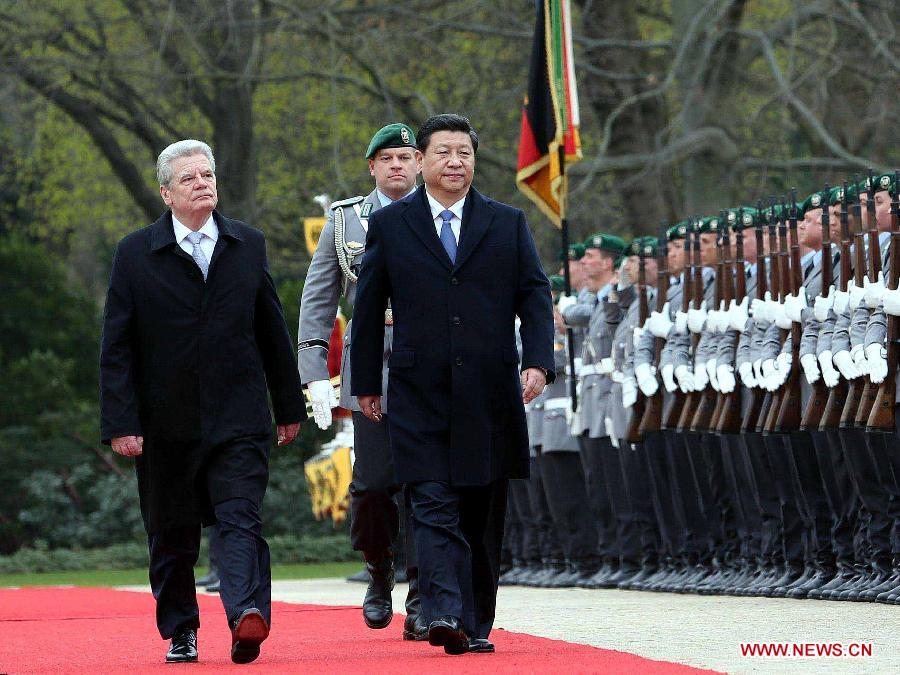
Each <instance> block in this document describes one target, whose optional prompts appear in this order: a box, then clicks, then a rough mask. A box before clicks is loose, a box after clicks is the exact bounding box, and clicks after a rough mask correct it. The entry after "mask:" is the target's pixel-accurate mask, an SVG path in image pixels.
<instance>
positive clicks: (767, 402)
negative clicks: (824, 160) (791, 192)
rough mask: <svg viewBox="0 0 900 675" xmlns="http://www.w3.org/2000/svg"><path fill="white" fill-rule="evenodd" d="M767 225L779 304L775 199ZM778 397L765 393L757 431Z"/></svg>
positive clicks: (772, 277)
mask: <svg viewBox="0 0 900 675" xmlns="http://www.w3.org/2000/svg"><path fill="white" fill-rule="evenodd" d="M766 224H767V225H768V228H769V276H770V279H769V291H770V295H771V296H772V299H773V300H775V301H776V302H777V301H778V300H779V299H780V298H781V260H780V258H779V256H778V252H779V251H778V237H777V235H776V227H777V226H778V217H777V216H776V215H775V198H774V197H770V199H769V218H768V220H767V222H766ZM776 396H777V392H774V393H773V392H769V391H767V392H766V393H765V396H764V398H763V403H762V405H761V406H760V408H759V418H758V419H757V420H756V431H758V432H763V431H764V430H765V428H766V420H768V418H769V412H770V410H771V408H772V407H773V405H774V403H775V401H776ZM776 409H777V407H776Z"/></svg>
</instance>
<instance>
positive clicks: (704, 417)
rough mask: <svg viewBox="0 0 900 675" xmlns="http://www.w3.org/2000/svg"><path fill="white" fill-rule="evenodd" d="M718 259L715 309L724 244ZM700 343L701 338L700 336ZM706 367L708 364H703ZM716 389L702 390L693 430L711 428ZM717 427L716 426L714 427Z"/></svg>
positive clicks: (722, 275)
mask: <svg viewBox="0 0 900 675" xmlns="http://www.w3.org/2000/svg"><path fill="white" fill-rule="evenodd" d="M711 225H712V227H715V228H716V229H717V230H719V229H720V225H719V220H716V219H713V221H712V223H711ZM717 253H718V260H717V261H716V276H715V284H716V286H715V292H714V293H713V307H712V308H713V309H718V308H719V305H720V304H721V302H722V286H723V284H724V282H725V273H724V269H725V256H724V252H723V250H722V246H721V245H720V246H718V251H717ZM698 343H699V338H698ZM696 356H697V353H696V351H695V352H694V367H695V368H696V366H697V359H696ZM703 365H704V367H705V366H706V364H703ZM716 398H717V394H716V390H715V389H713V386H712V384H711V383H709V384H707V385H706V386H705V387H704V388H703V391H701V392H700V397H699V399H698V401H697V410H696V411H695V412H694V417H693V418H692V419H691V431H703V430H706V429H709V428H710V427H709V422H710V420H712V417H713V413H714V412H715V408H716ZM713 428H715V427H713Z"/></svg>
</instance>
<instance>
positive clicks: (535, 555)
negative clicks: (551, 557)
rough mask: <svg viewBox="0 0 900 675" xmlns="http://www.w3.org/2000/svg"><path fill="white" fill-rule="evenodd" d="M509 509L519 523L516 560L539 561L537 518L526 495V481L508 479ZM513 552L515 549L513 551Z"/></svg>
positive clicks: (530, 564)
mask: <svg viewBox="0 0 900 675" xmlns="http://www.w3.org/2000/svg"><path fill="white" fill-rule="evenodd" d="M509 502H510V510H511V512H512V513H515V515H516V518H517V519H518V521H519V524H520V530H519V537H520V539H519V548H518V550H519V553H518V560H517V561H516V562H519V563H524V564H525V565H529V566H534V565H540V563H541V546H540V538H539V533H538V524H537V519H536V518H535V517H534V513H533V512H532V510H531V500H530V499H529V497H528V481H527V480H526V479H524V478H523V479H517V480H511V481H509ZM513 552H514V553H515V551H513Z"/></svg>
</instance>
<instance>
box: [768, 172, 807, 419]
mask: <svg viewBox="0 0 900 675" xmlns="http://www.w3.org/2000/svg"><path fill="white" fill-rule="evenodd" d="M790 213H791V215H790V219H789V224H790V237H791V257H790V261H791V292H792V293H793V294H794V295H795V296H796V297H799V296H800V292H801V289H802V288H803V273H802V271H801V269H800V240H799V238H798V236H797V190H796V189H795V188H793V189H791V212H790ZM803 292H804V293H805V292H806V291H805V290H804V291H803ZM802 332H803V331H802V325H801V324H800V323H799V322H797V321H792V322H791V372H790V374H788V378H787V381H786V382H785V383H784V386H783V387H782V397H781V409H780V410H779V411H778V418H777V419H776V420H775V431H777V432H788V431H797V430H798V429H799V428H800V412H801V409H802V408H801V406H802V405H803V403H802V398H801V392H800V338H801V335H802Z"/></svg>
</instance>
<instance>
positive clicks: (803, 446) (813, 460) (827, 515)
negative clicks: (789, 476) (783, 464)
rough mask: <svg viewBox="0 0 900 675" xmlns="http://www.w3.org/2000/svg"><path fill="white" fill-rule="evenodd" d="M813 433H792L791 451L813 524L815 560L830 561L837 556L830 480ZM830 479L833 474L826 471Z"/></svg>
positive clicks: (806, 518)
mask: <svg viewBox="0 0 900 675" xmlns="http://www.w3.org/2000/svg"><path fill="white" fill-rule="evenodd" d="M813 433H816V434H818V433H819V432H817V431H816V432H812V431H794V432H791V434H790V438H791V449H792V450H793V453H794V465H795V466H796V467H797V478H798V481H799V483H800V490H801V491H802V493H803V503H804V506H805V508H806V511H807V512H806V515H805V520H806V521H807V522H809V523H811V524H812V528H813V529H812V540H811V542H810V543H811V556H810V557H811V558H815V559H816V560H820V561H828V560H830V559H831V558H832V557H833V553H832V547H831V529H832V521H833V518H832V515H831V514H832V512H831V507H830V506H829V504H828V494H827V491H826V488H825V483H826V478H825V477H824V476H823V472H822V470H821V469H820V468H819V459H818V456H817V454H816V446H815V444H814V440H813ZM826 475H828V478H829V479H830V477H831V476H830V474H829V473H828V472H826Z"/></svg>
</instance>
